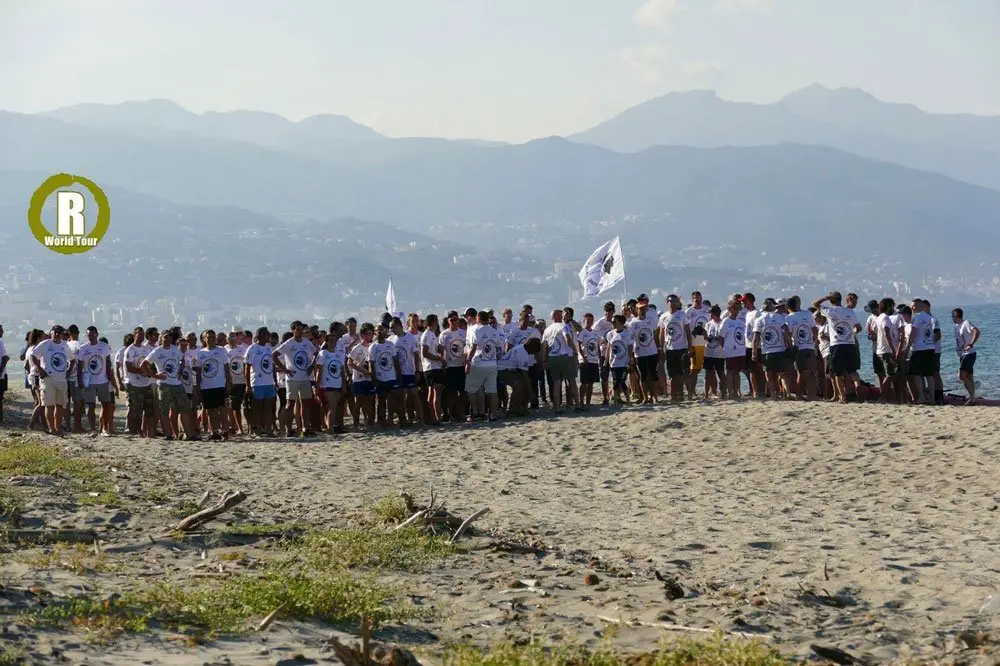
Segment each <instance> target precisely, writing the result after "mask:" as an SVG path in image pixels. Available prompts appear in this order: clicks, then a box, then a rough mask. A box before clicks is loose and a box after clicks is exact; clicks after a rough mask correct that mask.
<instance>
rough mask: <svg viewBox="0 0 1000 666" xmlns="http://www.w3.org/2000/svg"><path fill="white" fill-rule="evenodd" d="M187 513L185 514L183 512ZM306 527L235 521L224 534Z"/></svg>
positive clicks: (291, 530)
mask: <svg viewBox="0 0 1000 666" xmlns="http://www.w3.org/2000/svg"><path fill="white" fill-rule="evenodd" d="M185 515H187V514H185ZM305 529H306V526H305V525H299V524H296V523H274V524H266V523H236V524H235V525H227V526H226V529H225V530H224V533H225V534H233V535H246V536H255V535H258V534H277V533H288V534H289V535H295V534H301V533H302V532H304V531H305Z"/></svg>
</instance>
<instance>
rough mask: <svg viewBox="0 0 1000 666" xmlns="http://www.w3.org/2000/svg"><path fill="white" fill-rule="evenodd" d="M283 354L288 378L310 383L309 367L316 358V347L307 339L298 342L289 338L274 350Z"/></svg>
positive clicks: (282, 358) (282, 360) (282, 359)
mask: <svg viewBox="0 0 1000 666" xmlns="http://www.w3.org/2000/svg"><path fill="white" fill-rule="evenodd" d="M274 351H276V352H277V353H279V354H281V362H282V364H283V365H284V366H285V368H286V369H287V370H288V377H287V379H290V380H292V381H297V382H302V381H309V366H310V365H312V362H313V359H314V358H316V345H314V344H313V343H311V342H309V341H308V340H306V339H305V338H302V339H301V340H299V341H296V340H295V338H288V339H287V340H285V341H284V342H282V343H281V344H280V345H278V347H277V348H276V349H275V350H274Z"/></svg>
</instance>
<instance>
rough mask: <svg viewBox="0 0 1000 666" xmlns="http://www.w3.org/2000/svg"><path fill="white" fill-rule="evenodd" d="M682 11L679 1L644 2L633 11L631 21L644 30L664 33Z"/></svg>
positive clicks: (648, 0) (682, 7)
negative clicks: (651, 29) (649, 29)
mask: <svg viewBox="0 0 1000 666" xmlns="http://www.w3.org/2000/svg"><path fill="white" fill-rule="evenodd" d="M684 9H685V8H684V6H683V5H682V4H681V3H680V1H679V0H646V1H645V2H643V3H642V4H641V5H640V6H639V8H638V9H637V10H635V13H634V14H633V15H632V21H633V22H634V23H636V24H637V25H641V26H643V27H644V28H653V29H654V30H659V31H661V32H666V31H668V30H670V28H671V27H672V25H673V21H674V19H675V18H676V17H677V15H678V14H680V13H681V12H683V11H684Z"/></svg>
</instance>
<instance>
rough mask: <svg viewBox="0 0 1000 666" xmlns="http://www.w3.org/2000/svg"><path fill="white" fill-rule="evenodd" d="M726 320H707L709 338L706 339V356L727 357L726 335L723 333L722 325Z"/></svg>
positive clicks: (706, 326) (706, 327)
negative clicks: (724, 343)
mask: <svg viewBox="0 0 1000 666" xmlns="http://www.w3.org/2000/svg"><path fill="white" fill-rule="evenodd" d="M724 323H725V322H724V321H723V320H721V319H720V320H719V321H714V320H712V319H709V320H708V321H707V322H705V324H703V325H704V327H705V333H706V334H707V338H706V340H705V358H725V357H726V349H725V346H724V345H723V342H724V336H723V334H722V325H723V324H724Z"/></svg>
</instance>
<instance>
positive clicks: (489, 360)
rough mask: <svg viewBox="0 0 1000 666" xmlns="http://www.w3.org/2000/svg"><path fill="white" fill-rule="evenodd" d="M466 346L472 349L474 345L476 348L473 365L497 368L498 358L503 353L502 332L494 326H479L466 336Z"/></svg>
mask: <svg viewBox="0 0 1000 666" xmlns="http://www.w3.org/2000/svg"><path fill="white" fill-rule="evenodd" d="M465 344H466V346H467V347H468V348H470V349H471V348H472V345H475V346H476V353H475V354H473V356H472V362H471V365H476V366H483V367H486V368H490V367H496V364H497V358H499V357H500V354H501V353H502V352H503V349H502V347H503V342H502V341H501V338H500V331H498V330H497V329H495V328H493V327H492V326H477V327H476V328H475V329H473V330H472V331H471V332H470V333H469V335H468V336H466V338H465Z"/></svg>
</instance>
